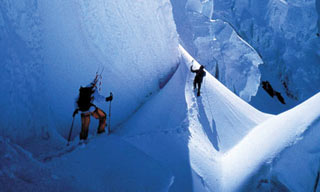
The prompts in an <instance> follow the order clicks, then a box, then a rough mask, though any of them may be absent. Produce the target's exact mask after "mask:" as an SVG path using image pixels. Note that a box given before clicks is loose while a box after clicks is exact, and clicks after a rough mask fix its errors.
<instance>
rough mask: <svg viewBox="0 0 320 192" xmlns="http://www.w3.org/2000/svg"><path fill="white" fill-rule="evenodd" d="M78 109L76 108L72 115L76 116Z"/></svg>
mask: <svg viewBox="0 0 320 192" xmlns="http://www.w3.org/2000/svg"><path fill="white" fill-rule="evenodd" d="M78 111H79V110H78V109H76V110H75V111H74V112H73V114H72V117H74V116H76V114H78Z"/></svg>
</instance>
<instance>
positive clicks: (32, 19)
mask: <svg viewBox="0 0 320 192" xmlns="http://www.w3.org/2000/svg"><path fill="white" fill-rule="evenodd" d="M41 32H42V29H41V19H40V16H39V11H38V4H37V1H34V0H32V1H26V0H23V1H19V2H18V1H1V5H0V50H1V51H0V68H1V72H0V73H1V74H0V108H1V111H2V112H1V113H0V135H4V136H11V137H14V138H16V139H17V140H21V139H23V138H25V136H26V135H28V136H30V137H32V136H39V135H41V136H43V137H46V136H47V131H46V129H45V127H47V126H48V124H47V121H44V119H46V120H47V113H48V108H47V105H46V101H45V99H44V97H46V96H45V86H44V84H45V82H44V81H43V80H44V78H43V77H44V76H45V75H44V64H43V55H42V52H41V50H42V42H41V40H42V38H41Z"/></svg>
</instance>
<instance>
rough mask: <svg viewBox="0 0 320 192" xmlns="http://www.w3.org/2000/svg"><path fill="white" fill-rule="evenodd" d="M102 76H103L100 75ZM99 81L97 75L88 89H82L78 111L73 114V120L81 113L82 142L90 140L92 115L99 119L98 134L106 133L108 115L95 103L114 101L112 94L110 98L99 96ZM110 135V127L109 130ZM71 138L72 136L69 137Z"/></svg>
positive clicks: (77, 102)
mask: <svg viewBox="0 0 320 192" xmlns="http://www.w3.org/2000/svg"><path fill="white" fill-rule="evenodd" d="M100 76H101V75H100ZM98 81H99V75H98V74H97V75H96V77H95V79H94V80H93V82H92V83H90V84H89V85H88V86H86V87H82V86H81V87H80V89H79V96H78V98H77V101H76V106H77V107H76V109H75V111H74V112H73V115H72V116H73V118H74V117H75V115H76V114H77V113H78V112H79V111H81V132H80V140H86V139H87V138H88V133H89V124H90V115H92V116H93V117H94V118H95V119H99V126H98V130H97V133H98V134H101V133H104V132H105V127H106V120H107V115H106V113H105V112H104V111H103V110H102V109H100V108H98V107H97V106H96V105H95V104H93V101H106V102H108V101H110V102H111V101H112V99H113V95H112V93H110V96H109V97H104V96H102V95H100V94H99V92H98V90H97V83H98ZM108 133H110V127H109V129H108ZM69 137H70V136H69Z"/></svg>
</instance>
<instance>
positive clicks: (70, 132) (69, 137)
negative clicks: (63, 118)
mask: <svg viewBox="0 0 320 192" xmlns="http://www.w3.org/2000/svg"><path fill="white" fill-rule="evenodd" d="M73 122H74V117H73V118H72V124H71V128H70V131H69V136H68V144H67V146H69V142H70V139H71V134H72V128H73Z"/></svg>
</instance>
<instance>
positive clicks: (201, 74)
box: [190, 61, 206, 97]
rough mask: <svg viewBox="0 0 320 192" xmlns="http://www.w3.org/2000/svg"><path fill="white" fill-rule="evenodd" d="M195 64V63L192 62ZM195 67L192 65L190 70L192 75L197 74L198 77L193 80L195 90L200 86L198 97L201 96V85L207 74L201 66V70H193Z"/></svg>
mask: <svg viewBox="0 0 320 192" xmlns="http://www.w3.org/2000/svg"><path fill="white" fill-rule="evenodd" d="M192 62H193V61H192ZM192 67H193V65H191V67H190V70H191V72H192V73H196V76H195V78H194V80H193V89H196V85H198V93H197V96H198V97H199V96H200V89H201V83H202V80H203V77H204V76H206V72H205V71H204V66H203V65H201V66H200V69H198V70H193V69H192Z"/></svg>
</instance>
